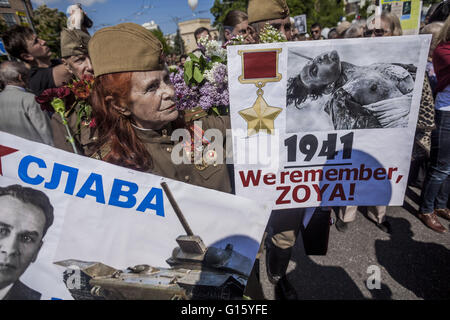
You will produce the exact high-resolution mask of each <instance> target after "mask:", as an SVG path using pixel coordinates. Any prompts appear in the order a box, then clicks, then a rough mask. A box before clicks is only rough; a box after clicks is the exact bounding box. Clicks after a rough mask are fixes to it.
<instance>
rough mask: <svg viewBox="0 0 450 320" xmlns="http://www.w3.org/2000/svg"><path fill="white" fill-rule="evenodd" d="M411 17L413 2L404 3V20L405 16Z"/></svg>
mask: <svg viewBox="0 0 450 320" xmlns="http://www.w3.org/2000/svg"><path fill="white" fill-rule="evenodd" d="M410 15H411V1H405V2H403V9H402V18H404V17H403V16H410Z"/></svg>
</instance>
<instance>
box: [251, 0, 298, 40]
mask: <svg viewBox="0 0 450 320" xmlns="http://www.w3.org/2000/svg"><path fill="white" fill-rule="evenodd" d="M247 13H248V23H249V25H250V26H251V27H252V28H253V29H254V30H255V31H256V33H257V34H258V35H259V33H260V32H261V31H263V29H264V26H265V25H266V24H270V25H271V26H272V27H274V28H275V29H276V30H278V31H279V32H280V33H282V34H284V36H285V37H286V40H287V41H290V40H292V39H291V36H292V33H291V27H292V25H291V19H290V15H289V8H288V6H287V4H286V1H285V0H270V1H269V0H264V1H252V0H251V1H249V3H248V8H247Z"/></svg>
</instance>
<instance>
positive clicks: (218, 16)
mask: <svg viewBox="0 0 450 320" xmlns="http://www.w3.org/2000/svg"><path fill="white" fill-rule="evenodd" d="M247 7H248V0H234V1H232V0H225V1H222V0H214V5H213V6H212V7H211V14H212V15H213V16H214V23H213V26H215V27H216V26H220V25H221V24H222V22H223V20H225V17H226V16H227V14H228V12H230V11H231V10H240V11H244V12H247Z"/></svg>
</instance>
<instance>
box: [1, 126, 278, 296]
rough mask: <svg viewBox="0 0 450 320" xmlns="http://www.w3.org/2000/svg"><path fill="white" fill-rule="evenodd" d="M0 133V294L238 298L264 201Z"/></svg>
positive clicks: (250, 261) (258, 234) (265, 212)
mask: <svg viewBox="0 0 450 320" xmlns="http://www.w3.org/2000/svg"><path fill="white" fill-rule="evenodd" d="M0 141H1V143H0V205H1V206H0V228H1V230H2V232H1V235H2V236H1V237H0V247H1V249H2V256H1V257H0V258H1V259H2V260H0V299H51V298H56V299H73V298H76V299H172V298H182V299H190V298H202V299H208V298H213V299H229V298H233V297H236V296H239V295H240V296H242V292H243V290H244V288H245V285H246V282H247V279H248V275H249V273H250V271H251V268H252V266H253V262H254V259H255V256H256V253H257V251H258V248H259V243H260V241H261V238H262V235H263V231H264V228H265V225H266V224H267V220H268V217H269V214H270V210H271V208H268V207H266V206H264V205H262V204H259V203H256V202H255V201H252V200H248V199H244V198H240V197H236V196H233V195H230V194H225V193H221V192H217V191H214V190H210V189H204V188H200V187H196V186H193V185H188V184H185V183H181V182H177V181H173V180H169V179H163V178H161V177H159V176H155V175H152V174H146V173H142V172H136V171H133V170H129V169H126V168H122V167H118V166H114V165H110V164H108V163H105V162H101V161H97V160H94V159H89V158H84V157H80V156H77V155H73V154H70V153H67V152H63V151H60V150H57V149H54V148H51V147H48V146H44V145H41V144H38V143H34V142H31V141H27V140H24V139H21V138H18V137H15V136H12V135H9V134H6V133H0ZM37 150H39V152H37ZM55 159H57V160H55ZM169 190H170V191H169ZM170 194H171V196H170ZM30 199H34V200H30ZM169 199H171V201H169ZM175 203H176V204H175ZM174 207H175V209H174ZM19 253H20V254H19ZM19 257H21V258H20V259H19Z"/></svg>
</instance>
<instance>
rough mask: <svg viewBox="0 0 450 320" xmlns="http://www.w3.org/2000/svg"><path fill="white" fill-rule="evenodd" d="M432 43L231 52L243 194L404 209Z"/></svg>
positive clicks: (284, 203) (309, 44)
mask: <svg viewBox="0 0 450 320" xmlns="http://www.w3.org/2000/svg"><path fill="white" fill-rule="evenodd" d="M429 43H430V37H429V36H403V37H383V38H365V39H339V40H325V41H305V42H285V43H276V44H274V43H272V44H264V45H252V46H231V47H228V73H229V75H228V76H229V88H230V110H231V123H232V129H233V152H234V153H233V156H234V166H235V183H236V194H238V195H241V196H244V197H249V198H253V199H271V200H272V201H273V203H274V205H275V206H274V209H284V208H296V207H317V206H345V205H401V204H402V203H403V198H404V193H405V189H406V185H407V177H408V172H409V166H410V160H411V159H410V158H411V151H412V145H413V137H414V132H415V129H416V122H417V116H418V110H419V104H420V97H421V92H422V84H423V77H424V71H425V63H426V60H427V52H428V48H429Z"/></svg>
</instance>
